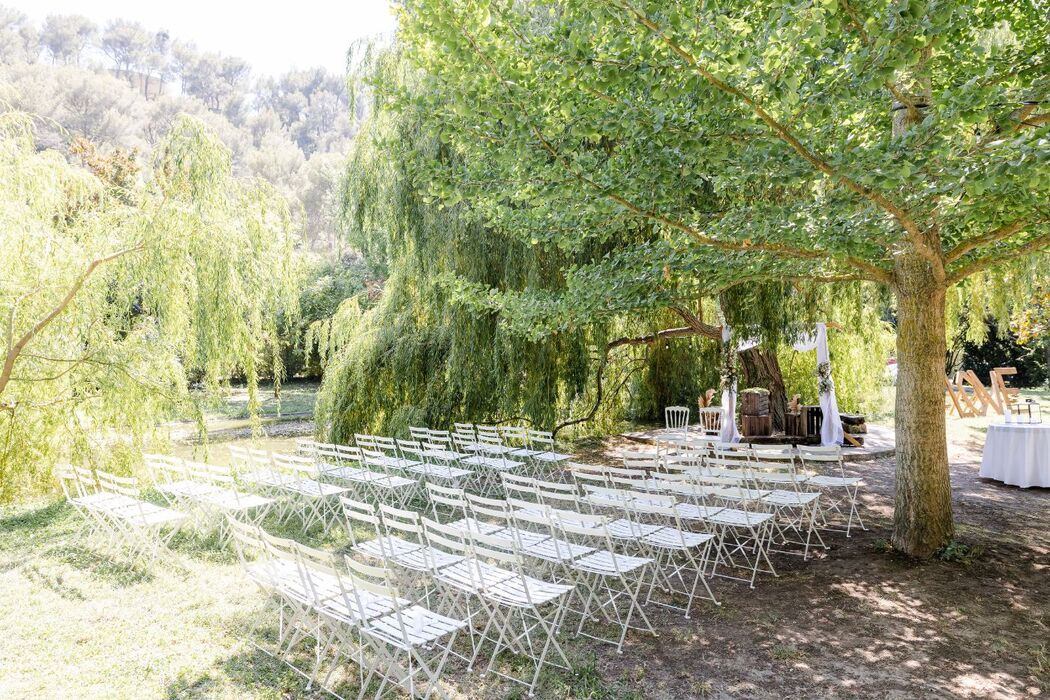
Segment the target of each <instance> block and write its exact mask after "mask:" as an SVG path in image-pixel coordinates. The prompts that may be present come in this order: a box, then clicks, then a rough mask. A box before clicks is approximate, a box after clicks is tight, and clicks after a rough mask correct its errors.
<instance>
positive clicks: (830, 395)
mask: <svg viewBox="0 0 1050 700" xmlns="http://www.w3.org/2000/svg"><path fill="white" fill-rule="evenodd" d="M813 348H816V349H817V367H818V368H819V367H820V366H821V365H822V364H824V363H825V362H826V363H828V367H829V368H830V367H831V356H830V355H829V354H828V327H827V325H826V324H824V323H818V324H817V332H816V334H815V335H811V336H808V337H806V338H803V339H802V340H800V341H798V342H797V343H795V350H797V351H798V352H807V351H809V350H812V349H813ZM827 385H828V387H830V389H829V390H828V391H827V392H821V394H820V410H821V411H822V412H823V413H824V421H823V423H822V424H821V426H820V444H821V445H841V444H842V421H841V420H839V402H838V399H836V398H835V382H834V380H833V379H832V378H831V377H830V375H829V376H828V382H827Z"/></svg>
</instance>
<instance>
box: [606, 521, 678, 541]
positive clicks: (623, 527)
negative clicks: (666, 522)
mask: <svg viewBox="0 0 1050 700" xmlns="http://www.w3.org/2000/svg"><path fill="white" fill-rule="evenodd" d="M605 527H606V529H608V530H609V534H610V535H611V536H613V537H615V538H616V539H618V540H633V539H637V538H639V537H645V536H646V535H652V534H654V533H656V532H659V531H660V530H663V529H664V528H663V526H662V525H647V524H643V523H636V522H634V521H633V520H628V519H627V518H620V519H619V520H613V521H612V522H610V523H608V524H607V525H606V526H605Z"/></svg>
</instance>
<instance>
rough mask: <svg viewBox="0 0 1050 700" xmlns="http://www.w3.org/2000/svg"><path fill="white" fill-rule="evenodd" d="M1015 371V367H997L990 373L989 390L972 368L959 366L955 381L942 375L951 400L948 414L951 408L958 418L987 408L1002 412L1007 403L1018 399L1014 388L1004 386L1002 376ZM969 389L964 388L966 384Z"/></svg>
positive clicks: (977, 414)
mask: <svg viewBox="0 0 1050 700" xmlns="http://www.w3.org/2000/svg"><path fill="white" fill-rule="evenodd" d="M1014 374H1017V369H1015V368H1014V367H996V368H995V369H993V370H992V371H991V372H990V373H989V379H990V381H991V388H992V390H991V391H990V392H989V391H988V389H986V388H985V386H984V384H983V383H982V382H981V380H980V379H979V378H978V376H977V373H976V372H974V371H973V370H972V369H967V370H960V371H958V372H956V373H955V381H954V382H952V380H951V379H949V378H948V376H947V375H945V377H944V388H945V390H946V391H947V392H948V397H949V398H950V399H951V403H950V404H948V406H947V409H948V414H949V415H951V412H952V411H953V410H954V411H955V414H956V415H957V416H959V417H960V418H969V417H972V416H985V415H988V412H989V411H993V412H995V413H998V414H999V415H1003V412H1004V411H1005V409H1006V407H1007V406H1009V405H1011V404H1013V403H1014V402H1015V401H1017V396H1018V394H1019V393H1020V392H1019V390H1017V389H1012V388H1010V387H1007V386H1006V382H1005V380H1004V379H1003V377H1007V376H1011V375H1014ZM967 384H968V385H969V386H970V391H967V390H966V385H967Z"/></svg>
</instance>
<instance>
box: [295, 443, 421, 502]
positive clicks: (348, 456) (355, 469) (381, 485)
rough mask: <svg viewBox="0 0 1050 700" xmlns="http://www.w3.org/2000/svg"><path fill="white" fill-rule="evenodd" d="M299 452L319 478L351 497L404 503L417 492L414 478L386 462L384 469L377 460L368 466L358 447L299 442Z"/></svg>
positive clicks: (416, 482) (413, 497) (410, 499)
mask: <svg viewBox="0 0 1050 700" xmlns="http://www.w3.org/2000/svg"><path fill="white" fill-rule="evenodd" d="M299 454H301V455H306V456H307V458H308V459H312V460H313V462H314V464H315V466H316V469H317V470H318V472H319V474H320V477H321V479H322V480H324V481H329V482H337V483H339V484H341V485H342V486H343V487H344V489H345V491H346V495H348V496H351V497H352V498H355V499H358V500H366V501H375V502H379V503H394V504H396V505H400V506H404V505H406V504H407V503H409V502H411V501H412V500H413V499H415V498H416V497H417V496H418V495H419V482H418V480H417V479H415V478H408V477H405V476H402V475H401V474H400V473H399V471H400V470H398V469H396V468H394V467H390V466H389V463H388V464H387V466H386V468H384V467H383V466H382V465H381V464H380V463H378V462H376V461H373V463H372V464H371V465H369V464H368V463H367V462H366V460H365V456H364V454H363V453H362V450H361V448H359V447H350V446H347V445H336V444H332V443H321V442H313V441H300V443H299ZM373 467H374V468H373Z"/></svg>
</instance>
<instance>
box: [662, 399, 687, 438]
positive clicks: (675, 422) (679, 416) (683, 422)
mask: <svg viewBox="0 0 1050 700" xmlns="http://www.w3.org/2000/svg"><path fill="white" fill-rule="evenodd" d="M664 426H665V427H666V428H667V429H668V430H677V431H680V432H681V433H683V434H686V433H688V432H689V407H688V406H668V407H666V408H665V409H664Z"/></svg>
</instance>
